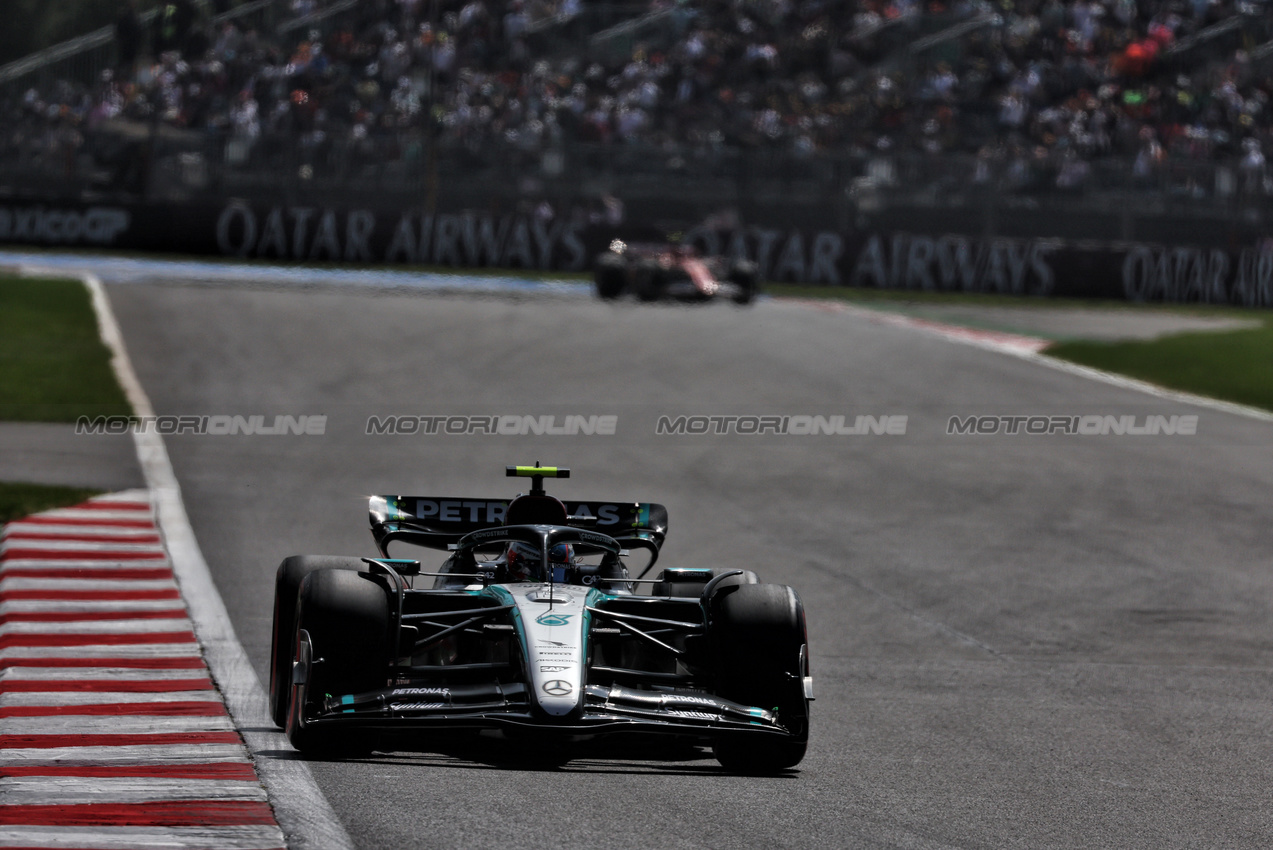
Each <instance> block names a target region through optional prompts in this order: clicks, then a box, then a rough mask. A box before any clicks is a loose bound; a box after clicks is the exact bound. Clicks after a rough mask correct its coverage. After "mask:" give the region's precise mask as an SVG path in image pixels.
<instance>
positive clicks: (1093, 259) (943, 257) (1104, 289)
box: [0, 200, 1273, 308]
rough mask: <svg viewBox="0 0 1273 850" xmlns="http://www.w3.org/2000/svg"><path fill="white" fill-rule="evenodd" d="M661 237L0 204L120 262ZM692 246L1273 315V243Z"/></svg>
mask: <svg viewBox="0 0 1273 850" xmlns="http://www.w3.org/2000/svg"><path fill="white" fill-rule="evenodd" d="M615 238H620V239H623V240H625V241H629V242H640V241H653V240H659V239H661V238H662V235H661V234H660V232H659V231H657V230H655V229H654V228H652V227H643V226H633V225H627V226H623V227H619V228H614V227H604V226H600V225H579V224H574V223H571V222H569V221H567V220H564V219H552V220H547V221H545V220H541V219H539V218H536V217H535V216H533V215H522V214H511V213H510V214H495V213H488V212H471V211H470V212H463V211H458V212H457V211H450V212H436V213H426V212H424V211H423V210H422V209H420V208H418V207H406V208H386V209H375V208H370V207H367V208H364V207H324V206H316V205H307V206H302V205H298V206H289V205H286V204H279V205H274V206H271V205H269V204H264V203H252V204H249V203H246V202H241V201H225V202H220V203H216V202H209V201H191V202H188V203H177V202H140V201H136V202H119V203H116V202H110V201H102V202H100V203H88V202H83V201H72V200H67V201H50V202H47V203H39V202H28V201H19V200H11V201H0V245H11V246H17V245H28V246H39V247H45V248H49V247H54V248H58V247H61V248H76V249H120V250H127V251H143V252H144V251H162V252H165V253H180V254H194V255H204V256H217V257H233V258H241V259H245V260H262V261H270V262H279V261H282V262H304V263H354V264H365V265H382V264H383V265H394V264H419V265H437V266H449V267H455V268H482V267H498V268H511V269H517V268H522V269H533V270H556V271H574V272H588V271H590V270H591V268H592V264H593V261H594V258H595V257H596V256H597V255H599V254H600V253H602V252H603V251H604V250H605V249H606V247H607V246H608V245H609V244H610V242H611V241H612V240H613V239H615ZM682 241H683V242H684V243H685V244H689V245H692V246H694V247H696V248H698V249H699V250H701V251H703V252H704V253H720V254H725V255H728V256H731V257H736V258H743V259H748V260H751V261H753V262H755V263H756V264H757V266H758V267H759V270H760V276H761V278H762V279H763V280H766V281H775V282H790V283H805V284H811V285H818V286H829V287H838V286H851V287H866V288H876V289H890V290H911V291H932V292H977V293H998V294H1005V295H1020V296H1026V297H1065V298H1100V299H1114V300H1125V301H1160V302H1173V303H1194V302H1196V303H1210V304H1228V305H1234V306H1240V307H1265V308H1268V307H1273V242H1270V241H1269V240H1264V241H1263V242H1260V243H1257V242H1255V241H1254V239H1253V238H1252V239H1251V241H1248V242H1246V243H1238V244H1226V245H1218V244H1217V245H1206V244H1198V245H1192V244H1185V243H1158V242H1153V241H1143V242H1115V241H1109V242H1100V241H1070V240H1063V239H1053V238H1045V237H1039V238H1032V237H994V236H977V235H970V234H959V233H940V232H936V233H934V232H908V231H905V230H885V229H879V230H872V229H862V230H859V229H851V228H850V229H825V230H814V229H799V228H795V229H793V228H781V227H765V226H748V227H741V228H737V229H735V230H732V231H718V230H710V229H706V228H692V229H689V230H687V231H686V232H684V233H683V234H682Z"/></svg>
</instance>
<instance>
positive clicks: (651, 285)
mask: <svg viewBox="0 0 1273 850" xmlns="http://www.w3.org/2000/svg"><path fill="white" fill-rule="evenodd" d="M665 286H666V284H665V282H664V280H663V272H662V271H661V270H660V269H659V267H658V266H657V265H654V264H653V263H644V264H642V265H639V266H637V269H636V275H635V280H633V286H632V288H633V289H635V290H636V296H637V298H638V299H640V300H641V301H644V302H646V303H647V304H648V303H650V302H651V301H658V300H659V299H660V298H662V297H663V290H664V288H665Z"/></svg>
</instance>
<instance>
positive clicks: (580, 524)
mask: <svg viewBox="0 0 1273 850" xmlns="http://www.w3.org/2000/svg"><path fill="white" fill-rule="evenodd" d="M510 501H511V500H509V499H472V498H469V499H465V498H455V497H449V496H372V497H371V501H370V503H369V505H368V510H369V513H370V520H371V534H372V536H373V537H375V539H376V546H377V548H379V549H380V551H381V552H382V553H384V554H386V555H387V551H386V547H387V546H388V545H389V543H391V542H392V541H394V540H400V541H402V542H404V543H412V544H415V545H417V546H428V547H430V548H433V549H445V548H447V547H448V546H450V545H451V544H454V543H458V542H459V541H460V538H461V537H463V536H464V535H466V534H469V533H471V532H474V531H480V530H481V529H484V528H499V527H502V526H503V525H504V517H505V516H506V514H507V512H508V504H509V502H510ZM564 504H565V506H566V512H567V514H568V515H569V517H568V519H567V525H571V526H574V527H577V528H591V529H596V530H597V531H600V532H601V533H602V534H605V535H608V536H609V537H613V538H614V539H615V540H618V541H619V542H620V543H622V542H623V541H625V540H627V541H634V540H640V541H644V542H645V543H646V544H647V545H648V544H651V543H652V544H653V545H654V548H655V549H656V550H657V549H658V548H659V547H661V546H662V545H663V539H664V538H665V537H666V536H667V508H665V507H664V506H663V505H656V504H654V503H652V502H591V501H590V502H579V501H573V500H571V501H566V502H565V503H564Z"/></svg>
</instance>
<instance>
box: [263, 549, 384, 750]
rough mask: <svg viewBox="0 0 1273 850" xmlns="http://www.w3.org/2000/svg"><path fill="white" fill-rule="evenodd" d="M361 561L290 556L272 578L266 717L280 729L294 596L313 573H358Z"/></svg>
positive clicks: (289, 690) (292, 638)
mask: <svg viewBox="0 0 1273 850" xmlns="http://www.w3.org/2000/svg"><path fill="white" fill-rule="evenodd" d="M365 567H366V564H364V563H363V562H362V559H361V558H349V557H342V556H339V555H293V556H292V557H290V558H284V559H283V563H281V564H279V565H278V571H277V572H276V573H275V574H274V624H273V627H272V629H271V636H270V717H271V718H273V720H274V723H275V725H277V726H278V727H279V728H280V729H282V728H283V727H285V726H287V702H288V699H289V698H290V696H291V693H292V658H293V657H294V655H293V654H294V652H295V650H296V647H295V646H294V643H293V642H294V641H295V639H296V596H297V594H298V593H300V589H301V582H302V581H304V579H305V576H307V575H309V574H310V573H312V572H314V571H315V570H331V569H335V570H354V571H357V570H360V569H363V568H365Z"/></svg>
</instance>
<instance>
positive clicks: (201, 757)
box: [0, 743, 244, 846]
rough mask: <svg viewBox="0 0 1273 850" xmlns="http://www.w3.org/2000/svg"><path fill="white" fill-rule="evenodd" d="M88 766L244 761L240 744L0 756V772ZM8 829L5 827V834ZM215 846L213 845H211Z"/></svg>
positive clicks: (37, 750) (34, 750)
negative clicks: (20, 767)
mask: <svg viewBox="0 0 1273 850" xmlns="http://www.w3.org/2000/svg"><path fill="white" fill-rule="evenodd" d="M77 761H78V762H91V763H93V764H97V763H102V764H109V763H111V762H119V761H126V762H129V763H136V762H143V763H145V764H152V765H153V764H168V763H171V762H174V761H175V762H191V763H193V764H202V763H204V762H214V761H239V762H242V761H244V755H243V745H242V744H207V743H203V744H145V743H138V744H122V745H118V746H99V745H95V744H89V745H86V746H83V747H76V746H65V747H8V748H6V749H5V750H4V751H3V753H0V769H3V768H4V767H5V766H6V765H25V764H57V763H59V762H77ZM9 829H11V827H9V826H8V825H6V826H5V830H6V831H7V830H9ZM214 846H215V845H214Z"/></svg>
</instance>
